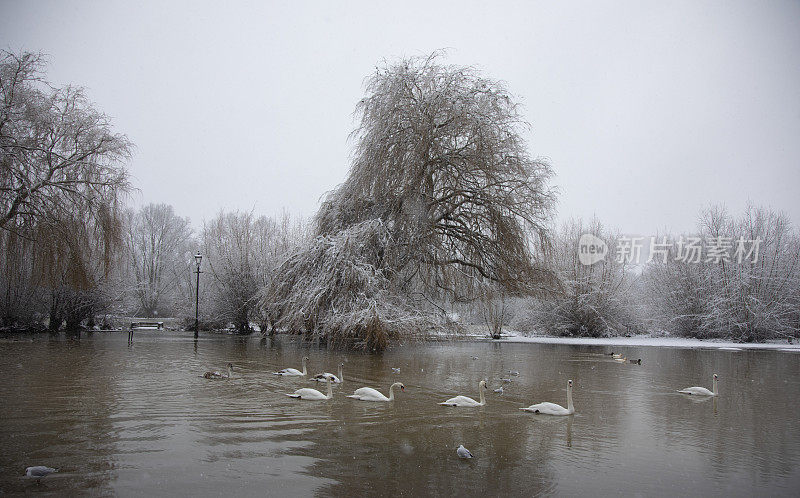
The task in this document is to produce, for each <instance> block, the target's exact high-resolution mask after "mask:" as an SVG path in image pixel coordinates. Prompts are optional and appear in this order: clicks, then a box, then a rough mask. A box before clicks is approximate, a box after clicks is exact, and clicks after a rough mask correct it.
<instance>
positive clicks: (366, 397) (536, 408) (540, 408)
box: [203, 353, 718, 416]
mask: <svg viewBox="0 0 800 498" xmlns="http://www.w3.org/2000/svg"><path fill="white" fill-rule="evenodd" d="M611 356H613V357H614V359H615V360H620V359H621V360H622V361H630V362H632V363H638V364H641V361H642V360H641V359H637V360H628V359H627V358H624V357H622V356H621V355H620V356H619V357H617V355H615V354H614V353H611ZM307 361H308V357H307V356H306V357H303V359H302V366H303V369H302V370H298V369H296V368H284V369H283V370H279V371H277V372H273V373H274V374H275V375H280V376H286V377H306V376H308V370H307V369H306V362H307ZM343 367H344V363H340V364H339V371H338V375H334V374H332V373H330V372H324V373H320V374H317V375H315V376H313V377H312V378H311V380H313V381H317V382H327V384H328V390H327V393H326V394H323V393H322V392H320V391H318V390H316V389H312V388H309V387H304V388H301V389H297V390H296V391H294V392H293V393H289V394H287V395H286V396H289V397H290V398H297V399H304V400H311V401H324V400H328V399H331V398H332V397H333V384H341V383H342V382H343V381H344V376H343V374H342V368H343ZM392 370H393V371H394V372H395V373H397V372H399V371H400V369H399V368H398V369H394V368H393V369H392ZM509 373H511V375H519V372H515V371H511V372H509ZM203 377H204V378H206V379H230V378H231V377H233V364H231V363H228V373H227V374H225V373H222V372H219V371H209V372H206V373H205V374H203ZM717 379H718V377H717V374H714V376H713V382H712V390H708V389H707V388H705V387H697V386H694V387H687V388H685V389H681V390H679V391H677V392H679V393H682V394H689V395H695V396H717ZM502 380H507V379H502ZM395 387H399V388H400V390H401V391H405V386H404V385H403V383H402V382H395V383H394V384H392V385H391V386H390V387H389V396H386V395H384V394H383V393H381V392H380V391H378V390H377V389H373V388H372V387H361V388H358V389H356V390H355V391H354V392H353V394H350V395H348V396H347V397H348V398H353V399H357V400H361V401H394V388H395ZM486 389H487V386H486V381H485V380H482V381H480V382H479V383H478V397H479V401H475V400H474V399H472V398H470V397H469V396H455V397H453V398H450V399H448V400H446V401H443V402H441V403H439V404H440V405H443V406H459V407H473V406H483V405H485V404H486V397H485V396H484V394H483V393H484V391H486ZM494 392H496V393H498V394H502V393H503V387H502V386H500V388H499V389H495V390H494ZM520 410H524V411H526V412H531V413H538V414H542V415H556V416H564V415H572V414H574V413H575V406H574V405H573V403H572V380H568V381H567V407H566V408H564V407H563V406H561V405H559V404H556V403H549V402H544V403H535V404H533V405H530V406H526V407H522V408H520Z"/></svg>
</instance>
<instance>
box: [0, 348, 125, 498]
mask: <svg viewBox="0 0 800 498" xmlns="http://www.w3.org/2000/svg"><path fill="white" fill-rule="evenodd" d="M12 345H13V347H10V348H8V349H6V348H4V347H3V346H4V345H0V356H2V357H3V359H4V361H3V364H2V366H0V375H2V377H3V378H7V379H11V380H12V381H10V382H4V383H2V384H0V399H2V400H3V403H2V408H0V418H1V419H2V420H3V423H2V424H0V439H1V440H3V441H4V443H3V451H2V452H0V467H2V468H4V469H6V470H7V472H3V476H2V478H0V494H2V493H12V494H13V493H19V492H23V491H33V490H35V491H47V492H53V493H58V494H71V493H76V492H78V493H80V492H84V491H85V490H87V489H91V490H92V491H93V492H95V493H98V494H105V493H110V492H111V491H112V489H111V487H110V486H109V483H110V481H111V479H112V478H113V475H114V468H115V463H114V461H113V459H112V455H113V454H114V452H115V443H114V438H113V434H114V430H113V424H112V423H111V420H110V415H111V412H112V407H113V405H114V404H115V403H116V401H117V400H116V397H115V389H114V386H113V384H114V382H115V381H114V362H112V361H108V358H107V356H106V355H105V354H104V352H103V351H102V348H96V344H95V342H94V341H93V340H89V341H85V340H84V341H81V340H79V338H78V337H73V338H71V339H68V338H65V337H64V336H58V335H51V336H44V335H40V336H36V337H35V339H34V341H33V342H31V343H28V344H20V343H14V344H12ZM42 464H46V465H49V466H51V467H56V468H59V469H60V473H59V474H54V475H53V476H50V477H48V478H47V479H45V480H44V482H43V483H41V484H40V485H37V484H36V483H35V481H32V480H26V479H21V478H20V477H19V476H22V475H23V474H24V472H25V467H27V466H30V465H42Z"/></svg>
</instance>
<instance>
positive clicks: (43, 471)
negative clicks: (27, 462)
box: [25, 465, 58, 479]
mask: <svg viewBox="0 0 800 498" xmlns="http://www.w3.org/2000/svg"><path fill="white" fill-rule="evenodd" d="M53 472H58V469H54V468H53V467H47V466H45V465H36V466H33V467H28V468H27V469H25V476H26V477H38V478H39V479H41V478H42V477H45V476H47V475H50V474H52V473H53Z"/></svg>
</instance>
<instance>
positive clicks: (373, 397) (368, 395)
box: [347, 382, 406, 401]
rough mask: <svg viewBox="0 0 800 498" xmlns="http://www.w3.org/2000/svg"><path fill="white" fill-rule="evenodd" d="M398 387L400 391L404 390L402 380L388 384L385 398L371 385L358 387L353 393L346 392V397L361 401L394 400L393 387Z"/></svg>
mask: <svg viewBox="0 0 800 498" xmlns="http://www.w3.org/2000/svg"><path fill="white" fill-rule="evenodd" d="M395 386H396V387H399V388H400V390H401V391H403V392H405V390H406V386H404V385H403V383H402V382H395V383H394V384H392V385H391V386H389V397H388V398H387V397H386V396H384V395H383V394H381V393H380V392H378V390H376V389H373V388H371V387H359V388H358V389H356V390H355V392H354V393H353V394H348V395H347V397H348V398H353V399H360V400H361V401H394V388H395Z"/></svg>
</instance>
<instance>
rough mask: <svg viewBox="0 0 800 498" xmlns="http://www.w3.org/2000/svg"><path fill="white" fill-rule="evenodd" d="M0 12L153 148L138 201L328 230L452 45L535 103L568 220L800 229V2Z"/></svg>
mask: <svg viewBox="0 0 800 498" xmlns="http://www.w3.org/2000/svg"><path fill="white" fill-rule="evenodd" d="M378 3H379V2H359V3H357V2H348V3H347V5H341V4H340V3H338V2H309V3H302V2H218V1H213V2H201V1H190V2H173V1H167V2H141V1H136V2H106V1H104V2H80V1H69V2H44V1H7V0H0V46H2V47H4V48H6V49H10V50H12V51H19V50H23V49H24V50H30V51H42V52H45V53H47V54H48V55H49V56H50V61H51V63H50V66H49V73H48V74H49V78H50V79H51V81H53V82H55V83H59V84H63V83H75V84H79V85H82V86H85V87H86V88H87V89H88V93H89V96H90V98H91V100H93V101H94V102H95V104H96V105H97V107H98V108H99V109H101V110H102V111H104V112H106V113H107V114H108V115H110V116H111V117H112V119H113V122H114V125H115V128H116V130H117V131H119V132H122V133H125V134H127V135H128V136H129V138H130V139H132V141H133V142H134V143H135V144H136V146H137V148H136V154H135V156H134V158H133V160H132V161H131V163H130V165H129V168H130V171H131V173H132V175H133V177H134V182H135V185H136V187H137V188H138V189H140V191H139V192H138V193H137V194H135V195H134V197H133V199H132V202H134V203H135V204H137V205H139V204H142V203H147V202H166V203H169V204H172V205H173V206H174V207H175V210H176V211H177V213H178V214H180V215H182V216H189V217H191V218H192V221H193V222H194V224H195V225H196V226H201V223H202V219H204V218H210V217H212V216H214V215H215V214H216V213H217V212H218V211H219V210H220V209H226V210H232V209H241V210H254V211H255V213H256V214H267V215H273V214H276V213H278V212H280V211H281V209H282V208H286V209H287V210H288V211H290V212H292V213H294V214H302V215H304V216H310V215H313V213H314V212H315V211H316V209H317V207H318V205H319V200H320V197H321V196H322V195H323V194H324V193H325V192H326V191H328V190H330V189H332V188H334V187H335V186H336V185H338V184H339V183H341V182H342V181H343V180H344V178H345V176H346V174H347V170H348V163H349V153H350V147H351V144H350V143H349V142H348V135H349V133H350V132H351V131H352V129H353V127H354V125H355V123H354V121H353V114H352V113H353V109H354V107H355V103H356V102H357V101H358V100H359V99H360V98H361V96H362V95H363V86H362V84H363V81H364V78H365V77H366V76H367V75H369V74H370V73H371V72H372V71H373V70H374V68H375V66H376V65H377V64H380V61H381V60H382V59H393V58H397V57H402V56H408V55H420V54H427V53H429V52H431V51H433V50H435V49H439V48H449V49H450V50H449V55H448V57H447V61H448V62H451V63H456V64H469V65H475V66H477V67H478V68H480V69H481V70H482V71H483V72H484V74H485V75H487V76H489V77H492V78H495V79H502V80H505V81H506V82H507V83H508V86H509V88H510V90H511V91H512V92H513V93H514V94H515V95H517V96H518V97H519V99H520V100H521V101H522V103H523V104H524V106H525V114H526V116H527V119H528V120H529V121H530V123H531V124H532V129H531V131H530V135H529V137H528V140H529V145H530V151H531V153H532V155H534V156H543V157H547V158H549V159H550V161H551V163H552V165H553V168H554V170H555V171H556V174H557V176H556V178H555V179H554V183H555V184H556V185H557V186H558V187H559V188H560V190H561V195H560V202H559V217H560V218H568V217H570V216H583V217H585V218H588V217H591V216H592V215H595V214H596V215H597V216H598V217H599V218H600V219H601V220H602V221H603V222H605V223H606V224H607V225H610V226H613V227H616V228H618V229H620V230H621V231H622V232H625V233H639V234H648V235H649V234H653V233H655V232H656V231H662V230H664V229H667V230H672V231H688V230H692V229H693V228H694V226H695V222H696V218H697V214H698V211H699V210H700V209H701V208H703V207H704V206H707V205H709V204H712V203H725V204H726V205H727V206H728V208H729V209H730V210H731V211H733V212H740V211H741V210H742V209H743V208H744V206H745V205H746V203H747V202H748V201H750V202H752V203H754V204H765V205H770V206H772V207H774V208H777V209H780V210H783V211H786V212H787V213H788V214H790V216H791V217H792V219H793V220H794V222H795V223H798V224H800V200H798V187H800V29H798V25H799V21H800V2H796V1H794V2H781V1H769V2H754V1H730V0H725V1H696V0H692V1H680V2H679V1H670V2H662V1H652V2H643V1H631V2H569V3H568V4H567V2H552V1H542V2H530V3H528V2H525V3H500V2H475V3H468V2H446V3H441V4H437V5H435V6H434V5H431V2H428V1H425V2H411V1H404V2H392V3H391V4H381V5H380V6H378V5H377V4H378Z"/></svg>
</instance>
